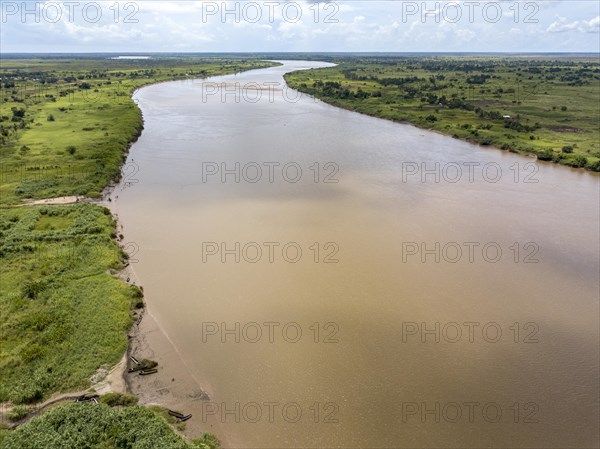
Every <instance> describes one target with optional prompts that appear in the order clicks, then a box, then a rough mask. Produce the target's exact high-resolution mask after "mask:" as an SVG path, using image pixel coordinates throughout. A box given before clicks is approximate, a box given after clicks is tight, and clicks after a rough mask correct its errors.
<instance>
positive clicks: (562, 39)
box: [0, 0, 600, 53]
mask: <svg viewBox="0 0 600 449" xmlns="http://www.w3.org/2000/svg"><path fill="white" fill-rule="evenodd" d="M0 4H1V10H2V17H1V21H0V26H1V30H0V50H1V51H2V52H3V53H9V52H123V53H125V52H134V53H144V52H268V51H274V52H277V51H302V52H304V51H306V52H309V51H342V52H343V51H389V52H420V51H434V52H450V51H454V52H503V51H506V52H600V34H599V29H600V2H599V1H596V0H587V1H577V0H563V1H558V0H550V1H535V2H534V1H531V2H529V1H521V2H516V1H511V0H498V1H455V2H443V1H439V2H423V1H399V0H398V1H391V0H388V1H373V0H369V1H339V2H329V3H325V2H316V1H304V0H302V1H285V0H280V1H239V2H233V1H227V2H226V1H181V2H179V1H116V0H110V1H96V2H88V1H70V2H69V1H50V0H47V1H38V2H32V1H26V2H24V1H6V0H0Z"/></svg>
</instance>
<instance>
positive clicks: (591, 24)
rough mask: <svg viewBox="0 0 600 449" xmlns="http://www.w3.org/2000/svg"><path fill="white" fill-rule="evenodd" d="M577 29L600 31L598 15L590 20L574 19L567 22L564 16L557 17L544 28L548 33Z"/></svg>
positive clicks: (586, 31)
mask: <svg viewBox="0 0 600 449" xmlns="http://www.w3.org/2000/svg"><path fill="white" fill-rule="evenodd" d="M573 30H577V31H579V32H582V33H598V32H600V16H597V17H595V18H593V19H590V20H581V21H579V20H575V21H573V22H568V21H567V19H566V18H565V17H558V20H557V21H555V22H552V23H551V24H550V26H549V27H548V28H547V29H546V31H547V32H548V33H564V32H566V31H573Z"/></svg>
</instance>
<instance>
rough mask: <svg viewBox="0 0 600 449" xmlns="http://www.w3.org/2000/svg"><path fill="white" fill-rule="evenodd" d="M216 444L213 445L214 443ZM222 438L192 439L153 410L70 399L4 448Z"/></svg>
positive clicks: (205, 444) (153, 448) (206, 446)
mask: <svg viewBox="0 0 600 449" xmlns="http://www.w3.org/2000/svg"><path fill="white" fill-rule="evenodd" d="M211 442H212V443H215V442H216V444H217V445H216V446H214V445H213V446H211V445H210V443H211ZM214 447H218V440H216V439H214V437H212V438H206V439H203V440H200V441H198V442H197V443H191V442H188V441H187V440H185V439H184V438H182V437H180V436H179V435H177V434H176V433H175V432H174V431H173V429H172V428H171V427H170V426H169V424H168V423H167V422H166V421H165V420H164V419H163V418H161V417H160V416H158V415H157V414H155V413H153V412H152V411H151V410H149V409H147V408H145V407H141V406H132V407H127V408H124V409H114V408H111V407H109V406H108V405H105V404H93V403H84V404H81V403H70V404H66V405H64V406H60V407H56V408H54V409H51V410H49V411H47V412H46V413H44V414H43V415H42V416H39V417H36V418H33V419H32V420H31V421H30V422H29V423H27V424H25V425H22V426H20V427H18V428H17V429H16V430H14V431H11V432H9V433H8V434H7V436H6V437H5V438H4V440H3V441H2V442H1V443H0V448H1V449H41V448H43V449H88V448H89V449H91V448H98V449H100V448H102V449H158V448H160V449H195V448H202V449H212V448H214Z"/></svg>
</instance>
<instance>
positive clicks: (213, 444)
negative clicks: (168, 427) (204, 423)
mask: <svg viewBox="0 0 600 449" xmlns="http://www.w3.org/2000/svg"><path fill="white" fill-rule="evenodd" d="M193 443H194V444H195V445H196V446H199V447H200V448H202V449H220V448H221V442H220V441H219V439H218V438H217V437H216V436H215V435H214V434H212V433H208V432H206V433H204V434H202V438H197V439H195V440H193Z"/></svg>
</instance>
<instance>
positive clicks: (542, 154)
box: [537, 150, 554, 161]
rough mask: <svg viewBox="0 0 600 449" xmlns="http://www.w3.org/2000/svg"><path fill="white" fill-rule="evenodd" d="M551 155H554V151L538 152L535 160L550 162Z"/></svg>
mask: <svg viewBox="0 0 600 449" xmlns="http://www.w3.org/2000/svg"><path fill="white" fill-rule="evenodd" d="M553 155H554V151H552V150H544V151H540V152H538V153H537V158H538V159H539V160H540V161H551V160H552V156H553Z"/></svg>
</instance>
